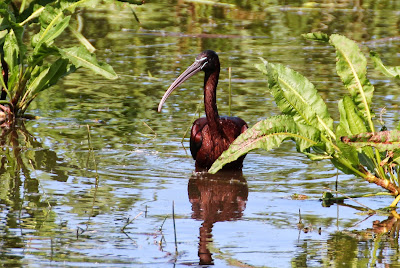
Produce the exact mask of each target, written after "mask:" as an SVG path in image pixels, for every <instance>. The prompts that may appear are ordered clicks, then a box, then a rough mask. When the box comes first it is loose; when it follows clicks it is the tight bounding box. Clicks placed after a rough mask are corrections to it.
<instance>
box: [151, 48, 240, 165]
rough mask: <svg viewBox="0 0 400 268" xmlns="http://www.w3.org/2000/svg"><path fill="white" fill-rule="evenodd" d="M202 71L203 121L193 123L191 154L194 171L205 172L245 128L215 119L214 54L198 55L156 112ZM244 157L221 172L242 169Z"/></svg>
mask: <svg viewBox="0 0 400 268" xmlns="http://www.w3.org/2000/svg"><path fill="white" fill-rule="evenodd" d="M200 71H204V73H205V77H204V108H205V112H206V117H205V118H204V117H202V118H199V119H197V120H196V121H194V123H193V126H192V130H191V133H190V152H191V153H192V156H193V159H194V160H196V170H197V171H200V170H204V169H206V170H208V169H209V168H210V167H211V166H212V164H213V163H214V161H215V160H216V159H217V158H218V157H219V156H220V155H221V154H222V152H223V151H225V150H226V149H228V147H229V145H230V144H231V143H232V142H233V141H234V140H235V139H236V138H237V137H238V136H239V135H240V134H241V133H243V132H244V131H245V130H246V129H247V128H248V127H247V124H246V122H245V121H244V120H242V119H240V118H239V117H230V116H222V117H220V116H219V115H218V109H217V103H216V100H217V94H216V91H217V85H218V78H219V71H220V65H219V58H218V55H217V53H215V52H214V51H212V50H206V51H204V52H202V53H200V54H199V55H198V56H197V57H196V59H195V61H194V63H193V64H192V65H191V66H190V67H189V68H187V69H186V71H184V72H183V73H182V74H181V75H180V76H179V77H178V78H177V79H176V80H175V81H174V82H173V83H172V85H171V86H170V87H169V88H168V90H167V91H166V92H165V94H164V96H163V98H162V99H161V101H160V104H159V105H158V112H160V111H161V108H162V106H163V104H164V102H165V100H166V99H167V98H168V96H169V95H170V94H171V92H172V91H173V90H174V89H175V88H177V87H178V86H179V85H181V84H182V83H183V82H184V81H186V80H187V79H189V78H190V77H191V76H193V75H195V74H196V73H198V72H200ZM244 157H245V155H244V156H242V157H240V158H239V159H237V160H236V161H234V162H232V163H229V164H227V165H226V166H225V167H224V169H241V168H242V166H243V159H244Z"/></svg>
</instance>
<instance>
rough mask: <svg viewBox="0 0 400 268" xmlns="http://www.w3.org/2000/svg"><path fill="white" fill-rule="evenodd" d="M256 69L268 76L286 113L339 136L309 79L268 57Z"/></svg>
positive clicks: (271, 90) (271, 87) (276, 97)
mask: <svg viewBox="0 0 400 268" xmlns="http://www.w3.org/2000/svg"><path fill="white" fill-rule="evenodd" d="M256 68H258V69H259V70H260V71H261V72H263V73H264V74H266V75H267V76H268V87H269V90H270V92H271V94H272V95H273V96H274V98H275V102H276V104H277V105H278V107H279V108H280V110H281V111H282V113H284V114H287V115H291V116H293V118H294V120H295V121H298V122H300V123H302V124H305V125H309V126H314V127H316V128H318V129H319V130H320V131H321V132H324V133H327V134H328V136H330V137H331V138H333V139H335V134H334V133H333V131H332V130H333V120H332V118H331V117H330V115H329V112H328V108H327V106H326V104H325V102H324V101H323V99H322V98H321V96H320V95H319V94H318V92H317V90H316V89H315V87H314V85H313V84H312V83H311V82H310V81H309V80H308V79H307V78H305V77H304V76H302V75H301V74H300V73H298V72H296V71H294V70H292V69H290V68H288V67H285V66H283V65H281V64H273V63H269V62H267V61H265V60H263V63H262V64H257V65H256Z"/></svg>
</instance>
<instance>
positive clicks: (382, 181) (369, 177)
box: [360, 166, 400, 196]
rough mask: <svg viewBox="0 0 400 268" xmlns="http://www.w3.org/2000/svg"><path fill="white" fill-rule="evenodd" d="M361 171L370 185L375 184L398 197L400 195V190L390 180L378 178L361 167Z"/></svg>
mask: <svg viewBox="0 0 400 268" xmlns="http://www.w3.org/2000/svg"><path fill="white" fill-rule="evenodd" d="M360 171H361V172H363V173H364V174H366V175H367V176H366V177H365V179H366V180H367V181H368V182H369V183H375V184H376V185H379V186H381V187H382V188H385V189H386V190H388V191H389V192H391V193H392V194H393V195H395V196H398V195H399V194H400V188H399V187H397V186H396V185H394V184H393V183H391V182H390V181H389V180H386V179H381V178H378V177H376V176H375V175H373V174H372V173H370V172H369V171H367V170H366V169H365V168H364V167H363V166H360Z"/></svg>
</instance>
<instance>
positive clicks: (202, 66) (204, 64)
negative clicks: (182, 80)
mask: <svg viewBox="0 0 400 268" xmlns="http://www.w3.org/2000/svg"><path fill="white" fill-rule="evenodd" d="M207 63H208V61H206V62H204V63H203V65H201V67H200V69H201V70H203V68H204V66H206V64H207Z"/></svg>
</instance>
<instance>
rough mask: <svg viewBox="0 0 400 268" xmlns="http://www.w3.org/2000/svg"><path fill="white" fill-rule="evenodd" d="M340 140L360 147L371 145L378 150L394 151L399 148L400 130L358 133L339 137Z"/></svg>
mask: <svg viewBox="0 0 400 268" xmlns="http://www.w3.org/2000/svg"><path fill="white" fill-rule="evenodd" d="M341 140H342V142H344V143H346V144H349V145H351V146H354V147H356V148H362V147H365V146H372V147H375V148H377V149H378V150H380V151H386V150H388V151H394V150H396V149H400V131H399V130H392V131H381V132H375V133H360V134H358V135H353V136H345V137H342V138H341Z"/></svg>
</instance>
